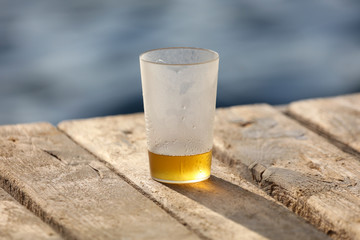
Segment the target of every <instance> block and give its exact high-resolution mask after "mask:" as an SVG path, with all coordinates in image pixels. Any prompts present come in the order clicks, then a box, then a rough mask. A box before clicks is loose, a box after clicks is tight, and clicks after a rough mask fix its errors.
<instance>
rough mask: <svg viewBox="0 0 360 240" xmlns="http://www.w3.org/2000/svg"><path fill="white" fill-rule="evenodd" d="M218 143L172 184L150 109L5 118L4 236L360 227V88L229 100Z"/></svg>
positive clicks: (204, 234)
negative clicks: (158, 153)
mask: <svg viewBox="0 0 360 240" xmlns="http://www.w3.org/2000/svg"><path fill="white" fill-rule="evenodd" d="M213 154H214V157H213V162H212V175H211V177H210V179H209V180H207V181H204V182H200V183H193V184H186V185H171V184H162V183H159V182H156V181H154V180H152V179H151V177H150V174H149V166H148V160H147V150H146V136H145V126H144V116H143V114H141V113H139V114H131V115H119V116H109V117H100V118H91V119H82V120H70V121H64V122H62V123H60V124H59V125H58V126H52V125H51V124H49V123H31V124H21V125H6V126H0V239H124V240H125V239H126V240H128V239H172V240H180V239H181V240H182V239H226V240H231V239H270V240H275V239H330V238H332V239H360V94H352V95H346V96H339V97H332V98H323V99H310V100H303V101H298V102H293V103H291V104H289V105H287V106H286V107H283V108H277V107H272V106H270V105H266V104H256V105H246V106H234V107H230V108H223V109H218V110H217V115H216V119H215V135H214V149H213Z"/></svg>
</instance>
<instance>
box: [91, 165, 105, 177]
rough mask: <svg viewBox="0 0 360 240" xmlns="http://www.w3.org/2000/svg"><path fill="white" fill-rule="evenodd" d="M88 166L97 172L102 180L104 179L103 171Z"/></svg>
mask: <svg viewBox="0 0 360 240" xmlns="http://www.w3.org/2000/svg"><path fill="white" fill-rule="evenodd" d="M88 166H89V167H90V168H91V169H92V170H94V171H95V172H96V174H97V175H98V176H99V177H100V179H103V178H104V174H103V173H102V171H100V170H99V169H97V168H96V167H94V166H91V164H88Z"/></svg>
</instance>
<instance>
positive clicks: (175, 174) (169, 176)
mask: <svg viewBox="0 0 360 240" xmlns="http://www.w3.org/2000/svg"><path fill="white" fill-rule="evenodd" d="M211 156H212V154H211V151H209V152H206V153H202V154H197V155H190V156H167V155H159V154H155V153H152V152H150V151H149V161H150V172H151V177H152V178H153V179H155V180H157V181H160V182H166V183H190V182H199V181H203V180H205V179H208V178H209V177H210V168H211Z"/></svg>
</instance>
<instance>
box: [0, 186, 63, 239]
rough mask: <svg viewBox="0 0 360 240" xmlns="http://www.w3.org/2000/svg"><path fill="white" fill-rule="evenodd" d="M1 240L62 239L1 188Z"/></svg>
mask: <svg viewBox="0 0 360 240" xmlns="http://www.w3.org/2000/svg"><path fill="white" fill-rule="evenodd" d="M0 239H4V240H5V239H9V240H20V239H48V240H56V239H62V238H61V237H60V235H59V234H57V233H56V232H55V231H54V230H53V229H52V228H51V227H49V226H48V225H47V224H45V223H44V222H43V221H41V219H40V218H38V217H36V216H35V215H34V214H32V213H31V212H30V211H29V210H27V209H26V208H25V207H24V206H22V205H21V204H20V203H18V202H17V201H16V200H15V199H14V198H12V197H11V196H10V195H9V194H8V193H7V192H5V191H4V190H3V189H1V188H0Z"/></svg>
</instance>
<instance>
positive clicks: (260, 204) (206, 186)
mask: <svg viewBox="0 0 360 240" xmlns="http://www.w3.org/2000/svg"><path fill="white" fill-rule="evenodd" d="M59 128H60V129H62V130H63V131H65V132H66V133H67V134H68V135H69V136H70V137H71V138H72V139H74V140H75V141H76V142H78V143H79V144H80V145H82V146H84V147H85V148H87V149H88V150H89V151H90V152H92V153H93V154H95V155H96V156H98V157H99V158H100V159H102V160H103V161H104V162H106V163H107V165H108V166H109V167H110V168H112V169H113V170H114V171H116V172H118V173H119V174H120V175H121V176H123V177H124V178H126V179H128V181H131V182H132V183H133V184H134V185H136V186H138V187H139V188H141V189H142V190H143V191H144V192H145V193H146V194H148V195H149V197H151V198H153V199H154V200H156V201H157V202H158V204H159V205H161V206H162V207H163V208H165V209H166V210H167V211H168V212H170V213H171V214H173V215H174V216H175V217H176V218H178V219H179V221H182V222H184V223H185V224H187V225H188V226H189V227H191V228H192V229H193V230H194V231H195V232H197V233H198V234H199V235H201V236H203V237H204V238H206V239H229V240H230V239H291V238H296V239H326V238H327V236H326V235H325V234H323V233H321V232H319V231H318V230H316V229H315V228H314V227H313V226H311V225H309V224H307V223H306V222H304V221H303V220H302V219H300V218H299V217H297V216H296V215H295V214H293V213H291V212H290V211H289V210H288V209H286V208H284V207H283V206H281V205H279V204H278V203H276V202H275V201H274V200H273V199H271V198H269V197H268V196H266V195H265V194H264V193H263V192H262V191H260V190H259V189H257V188H256V187H255V186H253V185H252V184H250V183H249V182H248V181H245V180H244V179H241V178H240V177H239V176H238V175H237V174H234V172H232V171H230V170H231V169H228V168H226V167H225V166H224V165H223V164H222V163H221V162H219V161H218V160H217V159H213V164H212V177H211V178H210V179H209V180H208V181H204V182H200V183H194V184H188V185H170V184H161V183H159V182H156V181H154V180H152V179H151V177H150V174H149V165H148V158H147V149H146V138H145V127H144V116H143V114H137V115H127V116H115V117H106V118H95V119H87V120H77V121H67V122H63V123H61V124H60V125H59ZM264 196H266V197H264Z"/></svg>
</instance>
